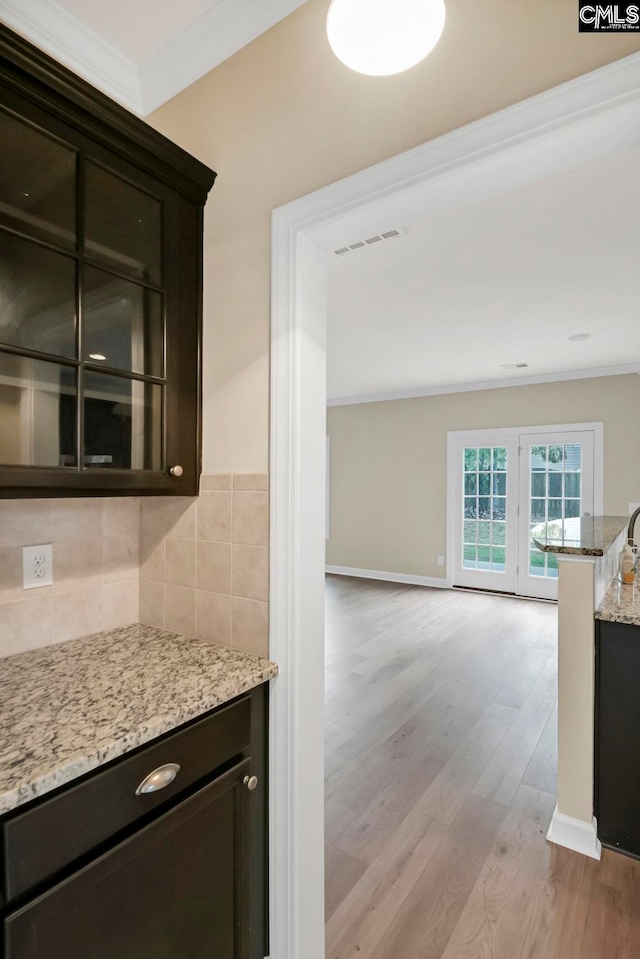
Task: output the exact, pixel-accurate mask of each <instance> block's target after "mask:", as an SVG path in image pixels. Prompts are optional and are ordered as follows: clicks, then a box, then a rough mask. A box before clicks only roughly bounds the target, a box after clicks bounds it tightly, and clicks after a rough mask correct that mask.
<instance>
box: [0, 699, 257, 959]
mask: <svg viewBox="0 0 640 959" xmlns="http://www.w3.org/2000/svg"><path fill="white" fill-rule="evenodd" d="M265 732H266V689H265V687H259V688H258V689H256V690H254V691H253V692H252V693H251V694H250V695H249V696H245V697H242V698H241V699H239V700H237V701H235V702H234V703H232V704H230V705H228V706H225V707H222V708H221V709H220V710H217V711H215V712H214V713H212V714H210V715H209V716H208V717H204V718H203V719H199V720H196V721H195V722H194V723H193V724H190V725H188V726H186V727H182V728H181V729H180V730H178V731H176V732H175V733H170V734H168V735H167V736H166V737H163V738H162V739H161V740H156V741H155V742H154V743H152V744H148V745H147V746H145V747H142V748H141V749H139V750H137V751H136V752H135V753H130V754H128V755H127V756H126V757H124V758H123V759H122V760H117V761H116V762H114V763H112V764H110V765H108V766H105V767H102V768H101V769H100V770H99V771H98V772H97V773H96V774H95V775H89V776H88V777H86V778H85V779H84V780H82V781H79V782H77V783H75V784H72V785H71V786H70V787H68V788H67V789H66V790H65V789H62V790H60V791H58V793H57V794H55V795H54V794H50V795H49V796H46V797H44V798H43V799H42V800H39V801H38V802H36V803H33V804H31V805H30V806H25V807H22V808H21V809H19V810H17V811H16V813H15V814H12V815H10V816H7V817H5V819H4V820H3V823H2V826H3V831H4V835H5V856H4V859H5V862H4V872H5V882H4V889H5V890H7V889H8V890H11V889H12V888H15V889H20V888H21V887H22V886H23V885H24V882H25V879H24V877H25V876H29V875H30V876H32V878H35V877H36V876H38V875H40V876H42V875H45V874H47V873H48V872H49V871H50V869H51V868H53V869H55V872H54V874H53V875H52V876H48V877H47V879H46V881H44V882H40V883H37V884H36V887H35V888H34V889H29V890H28V891H27V892H26V893H23V894H22V895H19V896H18V897H17V901H15V902H13V901H9V902H8V903H7V905H6V906H5V910H4V911H5V916H4V952H3V956H4V959H263V957H264V956H265V955H266V954H267V953H268V946H267V929H266V888H267V884H266V865H267V861H266V798H265V797H266V757H265V747H266V737H265ZM242 738H244V739H248V740H249V739H250V742H249V741H248V742H246V743H245V744H244V746H243V748H242V749H241V750H240V752H237V749H238V743H239V742H240V741H241V740H242ZM225 746H226V749H225ZM209 748H210V752H211V755H212V756H214V757H215V758H214V760H213V761H214V762H216V763H218V762H219V760H220V757H221V756H222V755H225V752H226V754H229V753H233V755H227V756H226V759H225V760H224V761H223V762H222V763H221V764H220V765H217V768H215V769H211V770H210V771H209V774H208V775H205V776H200V773H201V771H202V763H203V762H205V764H206V755H207V752H208V750H209ZM147 756H148V759H149V761H148V762H147ZM168 756H173V757H174V758H175V759H176V762H180V760H182V763H181V772H183V773H184V782H183V783H182V788H181V784H180V774H179V775H178V777H177V778H176V783H175V784H173V785H172V786H171V787H169V790H168V791H169V792H171V793H172V794H171V795H170V797H169V798H168V799H166V800H165V799H163V798H162V796H161V795H160V793H155V794H151V795H150V796H149V797H145V796H144V795H143V796H137V797H135V800H136V802H137V803H139V805H138V806H137V807H136V805H135V803H131V802H130V801H129V800H130V797H131V796H132V795H133V796H135V790H132V787H133V786H134V785H135V783H136V782H137V781H138V778H139V775H140V770H141V769H142V770H147V769H149V771H150V768H149V767H152V768H156V767H157V764H158V759H159V758H160V759H165V758H166V757H168ZM145 763H146V765H145ZM193 776H199V777H200V778H198V779H197V780H196V782H191V781H190V780H191V778H192V777H193ZM253 776H255V777H256V778H257V780H258V785H257V787H256V788H255V789H249V788H248V786H249V780H250V777H253ZM96 778H100V782H99V783H98V785H97V786H96V784H95V783H96ZM250 785H253V781H252V782H251V783H250ZM122 796H125V797H126V798H125V799H124V800H123V801H122V803H121V808H120V811H119V812H120V815H121V816H122V817H124V818H127V819H131V817H132V815H134V812H133V811H134V810H136V812H135V815H136V816H137V817H138V818H136V819H135V820H134V821H133V822H129V824H128V826H127V827H126V828H125V829H123V830H122V829H121V830H119V832H118V833H117V834H116V835H115V836H112V837H110V838H109V839H108V840H106V841H103V842H101V843H99V845H98V846H97V848H94V849H92V850H91V851H90V852H89V853H86V854H85V855H84V856H82V857H80V858H79V859H78V858H77V857H76V858H74V860H73V861H72V862H71V863H69V864H67V865H66V866H65V867H63V868H62V869H59V868H58V866H59V846H60V842H59V841H57V840H56V839H54V840H53V841H52V844H51V847H50V849H49V851H48V852H47V843H48V836H50V834H51V829H52V827H53V825H54V824H55V822H56V817H62V816H65V817H68V821H65V820H63V819H61V821H60V825H59V828H58V829H57V834H58V835H60V834H61V835H62V836H64V833H65V830H66V831H67V832H68V833H69V835H75V832H76V830H75V829H74V817H73V811H74V809H76V810H78V821H79V822H80V823H82V822H83V821H85V822H86V823H87V826H86V829H85V835H88V842H91V841H93V837H94V835H95V836H97V835H98V834H99V833H100V831H101V830H102V831H104V827H103V825H102V823H101V822H100V819H101V808H100V805H99V804H97V801H98V799H99V800H100V803H102V804H106V805H107V809H106V816H105V818H106V820H107V821H109V820H110V818H111V817H110V815H109V809H108V804H109V802H113V803H117V802H119V797H122ZM147 803H148V805H147ZM52 804H53V805H52ZM83 804H84V805H85V806H86V805H89V807H91V805H92V804H93V805H94V806H95V808H92V809H90V815H89V816H87V812H86V809H85V810H84V811H82V807H83ZM93 817H96V819H97V822H96V823H95V825H94V819H93ZM115 818H116V819H117V818H118V817H117V816H116V817H115ZM114 821H115V820H114ZM38 830H40V833H41V835H40V843H38V842H37V838H38ZM82 844H83V841H82V839H81V841H80V845H82ZM70 845H71V846H73V848H74V855H75V852H76V851H77V847H78V842H77V837H76V840H75V841H74V842H73V843H71V844H70ZM43 850H44V851H43ZM30 855H31V856H32V859H33V861H32V862H31V864H27V865H28V867H27V868H26V869H25V863H24V857H27V858H29V856H30ZM19 860H22V861H19ZM9 895H10V893H9Z"/></svg>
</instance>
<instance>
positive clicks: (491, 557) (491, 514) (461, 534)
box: [448, 424, 602, 599]
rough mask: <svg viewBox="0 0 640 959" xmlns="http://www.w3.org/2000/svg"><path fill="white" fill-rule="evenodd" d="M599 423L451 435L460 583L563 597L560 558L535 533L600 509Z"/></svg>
mask: <svg viewBox="0 0 640 959" xmlns="http://www.w3.org/2000/svg"><path fill="white" fill-rule="evenodd" d="M598 427H599V424H585V427H584V428H581V427H578V428H554V427H551V428H548V429H547V430H544V431H542V430H537V431H536V432H533V431H519V430H515V429H513V430H495V431H487V430H478V431H473V432H468V433H451V434H449V482H448V490H449V496H450V497H451V500H450V503H449V510H448V513H449V521H448V525H449V533H448V540H449V548H448V549H449V553H450V564H449V579H450V581H451V582H452V585H454V586H465V587H470V588H475V589H487V590H494V591H497V592H504V593H515V594H517V595H522V596H532V597H537V598H544V599H555V598H557V590H558V586H557V581H558V566H557V560H556V557H555V556H554V555H553V554H549V553H544V552H541V551H540V550H539V549H538V548H537V547H536V546H535V544H534V543H533V539H532V535H533V534H534V533H535V529H536V527H537V526H539V525H540V524H543V523H549V522H552V521H558V522H559V523H560V522H563V523H565V524H566V523H567V521H569V525H570V521H571V520H572V519H573V520H576V521H578V519H579V517H580V516H583V515H591V514H592V513H593V512H594V484H595V475H596V474H595V461H594V454H595V445H596V444H595V435H596V430H597V429H598ZM599 469H600V472H601V471H602V464H601V463H600V464H599Z"/></svg>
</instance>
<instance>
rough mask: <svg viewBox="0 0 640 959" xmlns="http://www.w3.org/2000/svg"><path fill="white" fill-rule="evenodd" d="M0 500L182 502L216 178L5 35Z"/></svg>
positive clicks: (192, 443)
mask: <svg viewBox="0 0 640 959" xmlns="http://www.w3.org/2000/svg"><path fill="white" fill-rule="evenodd" d="M0 143H2V149H1V150H0V497H4V498H8V497H14V498H17V497H22V496H100V495H109V494H118V495H125V494H134V495H144V494H154V493H156V494H168V493H176V494H181V495H194V494H195V493H197V489H198V481H199V476H200V407H201V386H200V381H201V372H200V350H201V338H202V217H203V209H204V204H205V202H206V198H207V194H208V192H209V190H210V188H211V186H212V185H213V182H214V179H215V174H214V173H213V172H212V171H211V170H209V169H208V167H206V166H204V165H203V164H202V163H200V162H199V161H197V160H196V159H194V158H193V157H192V156H190V155H189V154H187V153H185V152H184V151H183V150H181V149H180V148H179V147H177V146H176V145H175V144H173V143H171V142H170V141H169V140H167V139H165V137H163V136H161V135H160V134H159V133H157V132H156V131H155V130H153V129H152V128H151V127H149V126H148V125H147V124H146V123H144V122H143V121H142V120H140V119H138V118H137V117H135V116H133V115H132V114H130V113H128V112H127V111H126V110H124V109H123V108H122V107H120V106H118V105H117V104H115V103H114V102H113V101H112V100H110V99H109V98H108V97H106V96H104V95H103V94H101V93H100V92H98V91H97V90H95V89H94V88H93V87H91V86H90V85H89V84H87V83H85V82H84V81H83V80H81V79H80V78H79V77H77V76H75V74H73V73H71V72H70V71H68V70H67V69H65V68H64V67H62V66H61V65H60V64H58V63H57V62H55V61H54V60H52V59H51V58H50V57H48V56H46V55H45V54H44V53H42V52H41V51H39V50H37V49H36V48H35V47H33V46H32V45H31V44H29V43H27V42H26V41H24V40H23V39H21V38H20V37H18V36H17V35H16V34H14V33H13V32H11V31H10V30H8V29H7V28H6V27H2V26H0Z"/></svg>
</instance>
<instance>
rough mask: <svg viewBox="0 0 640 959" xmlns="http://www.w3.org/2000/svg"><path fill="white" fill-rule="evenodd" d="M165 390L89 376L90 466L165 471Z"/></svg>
mask: <svg viewBox="0 0 640 959" xmlns="http://www.w3.org/2000/svg"><path fill="white" fill-rule="evenodd" d="M162 391H163V387H161V386H156V385H155V384H151V383H144V382H141V381H140V380H130V379H127V378H126V377H123V376H108V375H106V374H104V373H92V372H89V371H87V372H86V373H85V378H84V430H85V436H84V465H85V466H86V467H92V468H101V469H138V470H142V469H146V470H160V469H162Z"/></svg>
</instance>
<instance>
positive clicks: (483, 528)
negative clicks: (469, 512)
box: [478, 523, 491, 546]
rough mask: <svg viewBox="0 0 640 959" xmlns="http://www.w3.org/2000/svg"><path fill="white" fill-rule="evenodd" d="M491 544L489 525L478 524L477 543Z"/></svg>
mask: <svg viewBox="0 0 640 959" xmlns="http://www.w3.org/2000/svg"><path fill="white" fill-rule="evenodd" d="M490 542H491V523H478V543H481V544H482V545H483V546H484V545H487V546H488V545H489V543H490Z"/></svg>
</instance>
